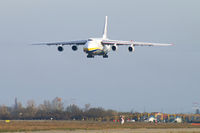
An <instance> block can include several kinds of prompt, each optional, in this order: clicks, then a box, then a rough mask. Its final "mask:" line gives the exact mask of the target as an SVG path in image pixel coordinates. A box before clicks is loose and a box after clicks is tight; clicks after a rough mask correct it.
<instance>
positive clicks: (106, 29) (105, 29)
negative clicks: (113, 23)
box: [103, 16, 108, 39]
mask: <svg viewBox="0 0 200 133" xmlns="http://www.w3.org/2000/svg"><path fill="white" fill-rule="evenodd" d="M107 31H108V16H106V20H105V27H104V32H103V39H107Z"/></svg>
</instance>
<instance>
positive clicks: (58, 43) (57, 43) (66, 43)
mask: <svg viewBox="0 0 200 133" xmlns="http://www.w3.org/2000/svg"><path fill="white" fill-rule="evenodd" d="M86 42H87V40H77V41H68V42H55V43H39V44H33V45H48V46H51V45H62V46H63V45H85V43H86Z"/></svg>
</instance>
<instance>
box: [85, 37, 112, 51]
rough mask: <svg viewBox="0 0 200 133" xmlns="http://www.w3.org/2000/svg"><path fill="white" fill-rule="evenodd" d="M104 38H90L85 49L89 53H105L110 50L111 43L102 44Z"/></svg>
mask: <svg viewBox="0 0 200 133" xmlns="http://www.w3.org/2000/svg"><path fill="white" fill-rule="evenodd" d="M102 40H103V39H102V38H90V39H88V41H87V43H86V44H85V46H84V48H83V50H84V52H86V53H87V54H90V55H105V54H107V53H108V52H109V51H110V50H111V47H110V46H109V45H102V44H101V42H102Z"/></svg>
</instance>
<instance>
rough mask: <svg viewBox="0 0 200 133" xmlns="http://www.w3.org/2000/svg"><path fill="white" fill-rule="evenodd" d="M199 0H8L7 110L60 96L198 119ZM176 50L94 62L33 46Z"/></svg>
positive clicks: (4, 6) (3, 71) (3, 83)
mask: <svg viewBox="0 0 200 133" xmlns="http://www.w3.org/2000/svg"><path fill="white" fill-rule="evenodd" d="M199 6H200V1H199V0H165V1H161V0H123V1H122V0H1V1H0V45H1V48H0V104H6V105H10V106H11V105H13V104H14V98H15V97H17V98H18V100H19V101H21V102H22V103H23V104H24V105H26V102H27V101H28V100H30V99H33V100H35V101H36V103H37V104H40V103H42V102H43V101H44V100H52V99H53V98H55V97H57V96H58V97H61V98H62V99H63V102H65V103H66V105H67V104H70V103H75V104H77V105H79V106H81V107H83V106H84V104H87V103H90V104H91V105H92V107H99V106H100V107H103V108H106V109H115V110H118V111H131V110H133V111H141V112H143V111H144V110H145V111H148V112H151V111H164V112H169V113H178V112H194V110H192V105H193V103H194V102H199V103H200V70H199V68H200V36H199V35H200V8H199ZM106 15H108V26H109V28H108V36H109V38H111V39H119V40H135V41H147V42H159V43H173V44H175V46H172V47H136V48H135V50H136V51H135V52H134V53H129V52H128V50H127V47H120V48H119V50H118V51H117V52H111V53H109V58H108V59H103V58H102V57H95V58H94V59H87V58H86V54H85V53H83V49H82V47H79V50H78V52H74V51H72V50H71V47H68V46H65V47H64V48H65V51H64V52H63V53H59V52H58V51H57V48H56V47H54V46H52V47H48V46H32V45H30V44H32V43H40V42H56V41H70V40H77V39H87V38H89V37H101V36H102V31H103V27H104V19H105V16H106Z"/></svg>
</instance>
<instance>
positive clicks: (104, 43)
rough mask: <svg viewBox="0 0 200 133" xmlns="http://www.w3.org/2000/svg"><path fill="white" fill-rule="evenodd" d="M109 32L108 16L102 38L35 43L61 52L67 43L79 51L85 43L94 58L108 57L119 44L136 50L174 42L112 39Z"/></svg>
mask: <svg viewBox="0 0 200 133" xmlns="http://www.w3.org/2000/svg"><path fill="white" fill-rule="evenodd" d="M107 32H108V16H106V18H105V26H104V32H103V37H102V38H89V39H87V40H76V41H68V42H55V43H40V44H34V45H48V46H52V45H55V46H57V49H58V51H59V52H63V50H64V48H63V46H65V45H72V50H73V51H77V50H78V46H79V45H83V46H84V47H83V51H84V52H85V53H86V54H87V58H94V56H97V55H99V56H103V58H108V53H109V52H110V51H117V49H118V46H124V45H125V46H128V51H129V52H134V51H135V46H171V45H173V44H162V43H149V42H136V41H122V40H110V39H108V36H107Z"/></svg>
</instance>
